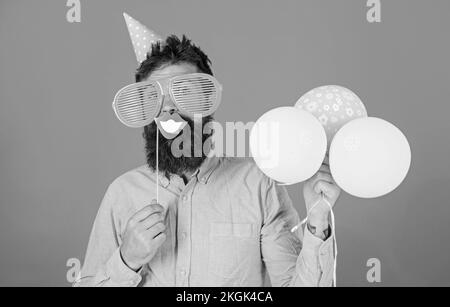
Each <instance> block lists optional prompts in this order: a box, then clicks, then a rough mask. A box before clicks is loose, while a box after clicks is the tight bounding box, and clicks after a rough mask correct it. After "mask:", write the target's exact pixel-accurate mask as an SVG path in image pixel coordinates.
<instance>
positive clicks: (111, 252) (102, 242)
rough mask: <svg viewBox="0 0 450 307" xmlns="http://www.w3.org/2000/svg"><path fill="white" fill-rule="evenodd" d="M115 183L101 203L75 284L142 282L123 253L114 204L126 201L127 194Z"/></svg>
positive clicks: (98, 284) (114, 284)
mask: <svg viewBox="0 0 450 307" xmlns="http://www.w3.org/2000/svg"><path fill="white" fill-rule="evenodd" d="M117 188H118V187H117V186H113V185H111V186H110V187H109V188H108V190H107V192H106V194H105V196H104V198H103V200H102V203H101V205H100V209H99V211H98V213H97V217H96V218H95V222H94V226H93V229H92V232H91V236H90V238H89V244H88V248H87V251H86V256H85V260H84V264H83V268H82V270H81V273H80V276H79V278H78V279H77V281H76V282H75V283H74V285H73V286H74V287H135V286H138V284H139V283H140V282H141V279H142V278H141V275H140V273H139V272H138V273H136V272H134V271H133V270H131V269H130V268H128V266H127V265H125V264H124V262H123V261H122V257H121V255H120V249H119V247H120V243H121V239H120V235H119V233H120V231H119V229H118V223H119V222H118V220H117V219H116V218H115V213H114V210H113V208H114V207H115V206H114V204H115V203H117V202H121V201H124V200H122V199H120V197H118V195H123V193H119V192H120V191H117Z"/></svg>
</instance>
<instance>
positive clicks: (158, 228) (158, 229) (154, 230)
mask: <svg viewBox="0 0 450 307" xmlns="http://www.w3.org/2000/svg"><path fill="white" fill-rule="evenodd" d="M165 230H166V225H164V223H162V222H159V223H156V224H155V225H153V226H152V227H150V228H149V229H147V230H146V232H145V233H146V235H147V236H148V237H149V238H150V239H153V238H155V237H156V236H157V235H159V234H160V233H162V232H164V231H165Z"/></svg>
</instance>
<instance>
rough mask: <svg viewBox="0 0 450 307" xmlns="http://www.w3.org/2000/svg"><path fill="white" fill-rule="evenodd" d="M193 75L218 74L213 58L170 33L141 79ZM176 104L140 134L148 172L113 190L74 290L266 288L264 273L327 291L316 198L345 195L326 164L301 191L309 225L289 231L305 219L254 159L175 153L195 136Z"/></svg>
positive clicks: (328, 255)
mask: <svg viewBox="0 0 450 307" xmlns="http://www.w3.org/2000/svg"><path fill="white" fill-rule="evenodd" d="M195 73H202V74H207V75H210V76H212V75H213V73H212V71H211V68H210V61H209V59H208V57H207V55H206V54H205V53H204V52H203V51H202V50H201V49H200V48H198V47H197V46H195V45H194V44H192V42H191V41H190V40H188V39H187V38H186V37H184V36H183V38H182V39H179V38H178V37H176V36H170V37H168V38H167V39H166V40H165V41H164V44H160V43H157V44H154V45H152V49H151V52H149V53H148V55H147V58H146V59H145V60H144V61H143V62H142V64H141V65H140V67H139V68H138V70H137V73H136V81H137V82H144V81H149V80H150V81H152V80H154V81H158V82H160V83H161V84H166V83H167V82H166V81H167V80H170V79H173V78H176V77H179V76H184V75H189V74H195ZM172 98H173V97H172V96H171V95H164V99H163V102H162V105H161V111H160V114H159V115H158V118H157V119H156V120H155V121H152V123H150V124H149V125H147V126H146V127H145V128H144V133H143V136H144V139H145V142H146V153H147V163H146V165H143V166H141V167H138V168H136V169H134V170H131V171H129V172H127V173H125V174H124V175H122V176H120V177H118V178H117V179H116V180H115V181H114V182H113V183H112V184H111V185H110V186H109V188H108V190H107V192H106V194H105V196H104V199H103V201H102V203H101V206H100V209H99V212H98V214H97V217H96V219H95V223H94V227H93V230H92V233H91V237H90V241H89V245H88V248H87V253H86V257H85V262H84V266H83V269H82V272H81V276H80V278H79V280H78V281H77V282H76V285H77V286H130V287H135V286H182V287H186V286H198V287H203V286H263V285H264V281H265V276H266V274H267V275H268V277H269V279H270V282H271V285H273V286H331V285H332V282H333V281H332V280H333V262H334V256H333V236H334V234H333V233H331V228H330V222H329V213H330V207H329V206H328V205H327V204H326V203H325V202H324V201H320V199H321V197H322V196H323V197H325V199H326V200H327V201H328V202H329V204H331V205H334V204H335V203H336V201H337V199H338V197H339V194H340V189H339V188H338V187H337V185H336V184H335V182H334V180H333V178H332V177H331V175H330V170H329V166H328V161H327V160H325V161H324V164H323V165H322V167H321V169H320V170H319V172H318V173H317V174H316V175H315V176H313V177H312V178H311V179H309V180H308V181H307V182H305V184H304V188H303V195H304V199H305V204H306V209H307V212H308V219H307V223H306V226H305V228H304V230H303V229H302V228H299V230H298V231H294V232H293V231H291V230H292V229H293V227H294V226H296V225H298V223H299V217H298V214H297V212H296V210H295V209H294V207H293V204H292V202H291V200H290V198H289V196H288V193H287V190H286V188H285V187H284V186H280V185H278V184H277V183H276V182H274V181H273V180H272V179H270V178H268V177H267V176H265V175H264V174H263V173H262V172H261V171H260V170H259V169H258V167H257V166H256V165H255V163H254V162H253V160H252V159H250V158H228V157H217V156H214V155H213V156H209V155H208V156H207V155H205V154H204V153H202V154H201V155H200V156H198V155H197V156H196V155H187V156H186V155H183V156H180V157H177V156H176V155H174V153H173V149H172V147H173V146H172V145H173V142H174V136H177V135H179V134H180V132H181V131H182V127H186V125H188V126H189V127H190V128H191V131H194V130H195V129H194V119H193V118H189V117H188V116H186V115H183V114H181V113H182V112H180V110H179V107H178V106H177V104H176V103H174V101H173V99H172ZM212 118H213V116H212V115H211V116H205V117H204V118H203V119H202V120H203V123H202V125H205V124H207V123H208V122H210V121H211V120H212ZM169 126H170V127H169ZM174 127H175V128H174ZM157 133H162V134H161V135H158V146H156V139H157V138H156V135H157ZM205 137H207V135H206V136H205V135H203V136H201V137H200V139H201V140H202V141H204V140H205ZM191 145H192V147H194V146H195V142H192V143H191ZM157 148H159V149H157ZM157 150H158V159H157ZM193 151H194V148H192V152H193ZM156 170H158V172H156ZM157 185H158V188H159V203H157V202H156V194H155V190H156V186H157ZM317 202H319V203H318V204H317V205H316V206H314V204H316V203H317Z"/></svg>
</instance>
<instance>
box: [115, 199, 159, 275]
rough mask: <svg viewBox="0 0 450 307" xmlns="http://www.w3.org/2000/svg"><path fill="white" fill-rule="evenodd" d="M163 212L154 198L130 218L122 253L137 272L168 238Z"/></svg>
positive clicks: (128, 264) (123, 257)
mask: <svg viewBox="0 0 450 307" xmlns="http://www.w3.org/2000/svg"><path fill="white" fill-rule="evenodd" d="M163 212H164V208H163V207H162V206H161V205H160V204H157V203H156V200H153V201H152V203H151V204H150V205H148V206H146V207H144V208H143V209H141V210H140V211H138V212H137V213H136V214H134V215H133V216H132V217H131V218H130V219H129V221H128V223H127V227H126V230H125V235H124V238H123V243H122V245H121V247H120V254H121V256H122V260H123V261H124V262H125V264H126V265H127V266H128V267H129V268H130V269H132V270H134V271H136V272H137V271H138V270H139V269H140V268H141V267H142V266H143V265H144V264H146V263H148V262H149V261H150V260H151V259H152V258H153V257H154V256H155V254H156V252H157V250H158V248H159V247H160V246H161V245H162V244H163V242H164V241H165V240H166V234H165V230H166V226H165V225H164V213H163Z"/></svg>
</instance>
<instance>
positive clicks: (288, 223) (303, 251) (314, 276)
mask: <svg viewBox="0 0 450 307" xmlns="http://www.w3.org/2000/svg"><path fill="white" fill-rule="evenodd" d="M266 179H267V180H265V184H263V189H262V202H263V204H262V206H263V212H264V221H263V225H262V230H261V253H262V257H263V261H264V263H265V266H266V268H267V272H268V274H269V277H270V281H271V283H272V285H273V286H277V287H279V286H292V287H329V286H331V285H332V279H333V266H334V256H333V237H334V233H332V234H331V235H330V237H329V238H328V239H327V240H326V241H322V240H321V239H320V238H318V237H316V236H314V235H313V234H311V233H310V232H309V230H308V229H307V227H305V230H304V234H303V230H302V229H301V228H299V230H297V231H296V232H291V229H292V228H293V227H294V226H295V225H298V223H299V217H298V213H297V211H296V210H295V208H294V207H293V205H292V202H291V199H290V198H289V195H288V193H287V190H286V188H285V187H284V186H279V185H277V184H276V183H275V182H274V181H273V180H271V179H269V178H266Z"/></svg>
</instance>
